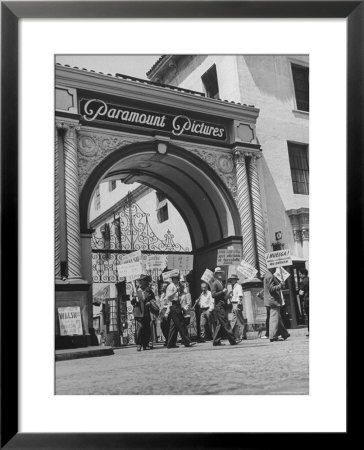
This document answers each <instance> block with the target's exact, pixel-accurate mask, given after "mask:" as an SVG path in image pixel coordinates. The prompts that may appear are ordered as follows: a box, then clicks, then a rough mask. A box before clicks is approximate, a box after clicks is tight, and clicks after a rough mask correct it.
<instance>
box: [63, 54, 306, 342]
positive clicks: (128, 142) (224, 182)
mask: <svg viewBox="0 0 364 450" xmlns="http://www.w3.org/2000/svg"><path fill="white" fill-rule="evenodd" d="M195 58H196V59H195V60H194V57H181V59H180V60H179V59H178V58H176V57H162V58H161V60H159V61H158V62H157V64H156V65H155V66H154V67H153V69H152V71H151V73H150V74H149V76H150V77H151V78H152V79H153V80H155V81H146V80H139V79H135V78H132V77H128V76H121V75H118V76H112V75H110V74H100V73H94V72H89V71H86V70H80V69H78V68H71V67H64V66H60V65H56V124H55V279H56V284H55V289H56V303H55V322H56V346H57V347H58V348H65V347H67V346H83V345H89V343H90V335H89V332H90V329H91V328H92V325H93V313H92V310H93V308H92V284H93V282H94V280H93V267H92V266H93V262H92V261H93V259H92V258H93V247H92V246H93V236H94V231H95V230H94V229H93V228H92V221H93V220H96V219H95V218H94V217H92V214H91V211H92V209H93V208H94V207H95V206H96V205H95V202H97V201H98V200H97V198H98V197H99V199H100V198H101V193H100V194H99V193H98V189H100V187H99V186H100V185H101V183H110V185H112V184H113V182H114V181H115V180H119V181H121V182H122V183H124V184H132V183H139V184H141V185H143V186H147V187H149V188H151V189H153V190H155V191H156V192H158V193H164V194H165V195H166V197H167V198H168V201H169V202H171V204H173V206H174V207H175V208H176V210H177V211H178V213H179V214H180V216H181V217H182V219H183V222H184V224H185V225H186V227H187V230H188V234H189V238H190V241H191V253H192V254H193V273H194V278H193V280H192V286H191V288H192V290H193V289H194V290H195V292H197V291H198V289H199V284H200V277H201V275H202V274H203V272H204V271H205V269H206V268H209V269H211V270H213V268H214V267H215V266H216V261H217V254H218V250H222V249H242V254H243V258H244V259H245V260H246V261H247V262H248V263H250V264H251V265H252V266H254V267H255V268H256V269H257V270H258V272H259V273H260V275H262V274H264V273H265V271H266V262H265V253H266V252H267V251H269V250H271V246H272V241H273V237H275V233H276V232H278V231H279V232H280V233H281V234H282V237H283V239H282V242H284V244H285V246H286V248H291V249H293V248H294V245H295V242H296V241H295V238H294V229H295V228H294V226H295V227H296V230H298V231H299V233H301V234H300V235H301V237H302V229H303V228H302V223H303V222H302V220H303V219H302V217H303V214H304V213H307V224H306V223H305V224H304V225H307V227H306V231H307V232H308V204H307V202H306V203H300V198H301V197H302V199H303V200H304V201H306V200H307V196H305V195H306V194H298V195H299V197H296V194H292V193H291V194H290V195H288V194H286V196H284V195H283V194H281V190H282V189H283V190H284V189H285V187H286V186H287V185H288V181H287V180H288V179H289V180H290V183H292V181H291V178H289V173H288V174H287V169H288V172H289V171H291V173H292V166H291V168H290V166H289V165H288V166H287V158H286V157H284V158H283V159H282V162H281V163H280V165H281V166H279V164H278V161H276V159H277V158H278V154H279V158H281V157H282V155H281V154H280V151H281V150H279V149H281V148H282V145H283V144H282V142H283V131H284V125H283V124H281V127H280V128H279V130H278V128H277V127H278V125H277V126H275V125H272V124H270V125H269V127H270V128H269V129H266V128H265V126H267V127H268V122H269V121H268V122H266V125H265V126H263V125H264V122H263V123H261V122H259V120H260V114H261V110H260V108H259V107H256V106H253V103H250V100H249V101H247V100H244V101H243V102H237V100H236V98H235V97H234V96H235V94H236V92H238V91H239V92H240V84H239V83H240V81H239V80H240V78H239V77H240V75H239V73H240V70H238V69H239V65H242V63H243V60H242V61H240V62H239V59H238V58H235V57H230V56H229V57H226V59H224V57H219V58H221V62H223V63H224V64H223V66H222V67H224V68H225V69H224V70H226V68H227V69H229V67H230V69H229V70H227V72H226V73H227V74H230V75H229V78H230V81H229V80H228V79H227V80H226V82H225V81H224V82H223V81H222V80H223V79H224V78H222V79H220V80H219V79H218V78H216V74H217V75H219V74H220V69H219V70H218V71H217V68H218V67H220V66H219V65H218V62H219V61H218V60H209V59H208V58H214V57H201V58H204V59H203V60H202V61H200V60H199V59H198V58H200V57H195ZM178 61H182V62H183V61H185V62H184V63H183V64H184V66H183V67H184V68H185V72H183V70H182V71H181V70H176V71H175V72H173V73H174V75H173V77H174V78H173V77H172V72H170V70H172V69H173V68H174V66H173V64H174V62H175V63H176V64H177V62H178ZM213 61H214V62H213ZM199 62H201V64H202V66H201V64H199ZM210 62H213V64H212V66H211V65H210ZM214 65H215V66H216V67H215V69H213V70H212V71H211V70H210V68H211V67H214ZM207 66H209V67H207ZM163 67H165V69H166V70H165V75H163V77H165V78H163V83H161V80H160V79H157V78H158V73H159V72H160V74H162V72H163V71H162V69H163ZM181 67H182V66H181ZM181 67H180V68H179V69H181ZM191 67H195V70H194V71H191V70H190V69H191ZM205 68H206V70H205ZM232 68H235V69H236V70H234V71H232V70H231V69H232ZM198 70H200V71H201V76H200V78H201V77H202V80H203V83H204V85H203V86H205V87H204V91H203V90H201V89H200V88H201V86H200V87H198V86H196V87H195V88H194V89H192V85H194V86H195V83H196V82H197V81H196V80H198V79H199V72H198ZM158 71H159V72H158ZM196 71H197V72H196ZM215 72H216V73H215ZM177 74H179V75H178V76H179V77H180V78H181V79H178V80H177ZM169 77H171V78H169ZM216 79H217V80H218V81H217V82H218V83H220V84H218V90H217V91H216ZM188 80H189V81H188ZM193 80H195V81H193ZM177 81H178V83H177ZM167 82H168V83H172V84H173V83H174V84H179V85H180V86H173V85H167ZM189 83H190V84H189ZM182 85H183V86H182ZM188 86H190V87H188ZM223 86H225V87H224V89H225V88H226V93H228V94H229V95H228V97H229V98H235V100H232V101H222V100H220V97H222V93H223V91H222V89H223ZM265 94H266V93H265ZM224 95H225V94H224ZM266 95H267V96H268V94H266ZM287 95H288V94H287ZM252 100H254V98H253V97H252ZM271 101H272V103H274V101H276V99H274V98H272V99H271ZM285 101H286V102H288V100H287V99H286V100H285ZM282 102H283V100H282ZM255 103H257V102H256V101H255ZM258 103H259V102H258ZM263 106H264V107H265V105H263ZM282 108H283V106H282ZM267 114H268V113H267ZM270 114H273V113H272V112H271V113H270ZM297 114H301V113H299V112H298V113H297ZM273 115H274V114H273ZM277 115H278V114H277ZM301 115H303V114H301ZM266 120H268V119H266ZM297 120H301V121H302V122H303V121H305V120H306V122H307V118H305V116H304V117H299V118H298V119H297ZM303 123H304V122H303ZM258 127H261V132H262V138H261V137H260V136H259V133H258V129H259V128H258ZM299 128H300V127H299V126H298V125H295V126H292V130H294V129H296V131H297V133H298V134H299V131H298V129H299ZM263 129H264V131H263ZM302 129H305V126H303V125H302ZM307 131H308V129H307ZM278 132H279V133H278ZM300 132H301V134H302V135H301V137H300V136H299V135H298V134H297V135H294V134H293V132H292V135H291V136H290V137H289V142H293V143H296V144H297V143H299V144H303V143H304V141H305V140H304V138H303V135H304V134H305V131H302V130H301V131H300ZM281 134H282V136H281ZM278 135H279V138H276V136H278ZM264 136H265V137H264ZM269 136H270V137H269ZM265 139H266V140H265ZM285 139H288V138H287V136H286V138H285ZM268 140H270V141H271V142H273V141H276V146H275V147H274V146H273V144H272V146H271V147H269V146H268V145H267V144H266V143H267V142H268ZM306 141H307V142H308V140H307V139H306ZM286 142H288V141H286ZM263 144H264V146H265V145H267V146H266V147H263ZM265 152H267V154H268V153H269V154H270V156H269V157H267V158H266V157H265ZM272 152H273V153H272ZM286 154H288V150H287V151H286ZM274 155H276V158H275V157H274ZM272 161H273V163H274V162H276V169H275V171H274V170H273V166H272V164H273V163H272ZM271 166H272V167H271ZM279 167H282V172H281V177H282V178H285V181H284V182H283V179H282V183H281V184H280V183H277V182H276V179H278V178H279V175H278V174H279ZM297 170H299V169H297ZM299 183H300V180H298V179H297V180H296V184H297V185H298V184H299ZM300 189H301V187H300ZM304 196H305V197H304ZM303 200H302V201H303ZM163 201H164V199H163V198H161V199H160V203H162V204H163ZM305 208H306V209H307V211H306V209H305ZM291 217H292V219H291ZM304 220H306V219H304ZM293 224H294V226H293ZM298 231H297V234H298ZM307 236H308V234H307ZM119 237H120V236H119ZM297 243H298V244H297V249H296V250H297V253H298V255H297V258H298V257H299V252H301V254H302V255H304V246H303V244H302V243H301V242H298V240H297ZM118 245H119V244H118ZM104 250H105V251H106V253H110V250H111V249H109V248H106V249H104ZM133 250H135V247H133V245H132V244H130V242H129V243H128V242H124V243H123V251H126V252H130V251H133ZM292 275H293V272H292ZM293 278H294V277H293V276H292V277H291V279H293ZM259 286H260V282H259V281H258V280H250V281H249V282H248V283H247V284H246V285H245V292H246V297H249V298H251V299H253V298H254V299H256V297H255V293H256V290H257V289H258V288H259ZM288 297H289V301H290V314H291V316H292V318H293V324H295V323H296V322H297V320H296V316H297V305H296V300H297V299H296V293H295V286H294V283H293V282H290V283H289V293H288ZM257 301H258V300H257ZM67 307H71V308H79V311H80V313H81V319H82V335H81V334H77V335H73V336H69V335H68V336H65V335H64V334H62V330H61V329H60V321H59V311H60V308H61V309H62V310H64V308H67Z"/></svg>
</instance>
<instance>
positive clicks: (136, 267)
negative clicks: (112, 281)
mask: <svg viewBox="0 0 364 450" xmlns="http://www.w3.org/2000/svg"><path fill="white" fill-rule="evenodd" d="M117 268H118V275H119V277H125V278H126V281H134V280H137V279H138V278H139V277H140V275H141V274H142V273H143V265H142V252H141V251H140V250H137V251H135V252H132V253H129V254H127V255H125V256H123V257H122V258H121V264H119V265H118V266H117Z"/></svg>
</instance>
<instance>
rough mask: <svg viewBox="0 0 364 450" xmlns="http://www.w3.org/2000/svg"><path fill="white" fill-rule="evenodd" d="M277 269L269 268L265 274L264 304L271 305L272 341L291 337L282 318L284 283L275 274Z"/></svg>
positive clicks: (270, 337)
mask: <svg viewBox="0 0 364 450" xmlns="http://www.w3.org/2000/svg"><path fill="white" fill-rule="evenodd" d="M274 270H275V269H268V270H267V272H266V274H265V275H264V305H265V306H269V307H270V319H269V340H270V342H274V341H278V340H282V339H279V338H278V336H279V335H281V336H282V338H283V340H286V339H287V338H289V336H290V334H289V333H288V331H287V330H286V328H285V326H284V324H283V320H282V318H281V314H280V309H281V306H282V297H281V290H282V288H283V287H284V283H281V282H280V281H279V280H278V279H277V278H276V277H275V276H274V275H273V272H274Z"/></svg>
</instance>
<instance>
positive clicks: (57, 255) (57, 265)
mask: <svg viewBox="0 0 364 450" xmlns="http://www.w3.org/2000/svg"><path fill="white" fill-rule="evenodd" d="M60 128H61V125H60V124H59V123H57V124H56V127H55V130H54V136H55V143H54V144H55V154H54V270H55V278H56V280H60V279H61V227H60V209H59V158H58V130H59V129H60Z"/></svg>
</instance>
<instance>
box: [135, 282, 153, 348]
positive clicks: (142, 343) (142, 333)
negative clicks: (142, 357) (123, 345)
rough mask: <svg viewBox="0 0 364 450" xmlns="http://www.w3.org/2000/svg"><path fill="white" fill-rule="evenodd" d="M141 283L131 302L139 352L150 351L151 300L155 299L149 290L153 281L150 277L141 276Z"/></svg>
mask: <svg viewBox="0 0 364 450" xmlns="http://www.w3.org/2000/svg"><path fill="white" fill-rule="evenodd" d="M137 281H138V282H139V288H138V290H137V291H136V295H134V297H133V298H132V300H131V304H132V305H133V306H134V311H133V314H134V319H135V334H136V336H135V337H136V344H137V351H138V352H140V350H141V349H142V348H143V350H150V347H149V339H150V333H151V330H150V311H149V305H150V300H151V299H154V298H155V297H154V294H153V292H152V290H151V289H150V288H149V284H150V282H151V281H152V279H151V278H150V276H149V275H140V278H139V279H138V280H137Z"/></svg>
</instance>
